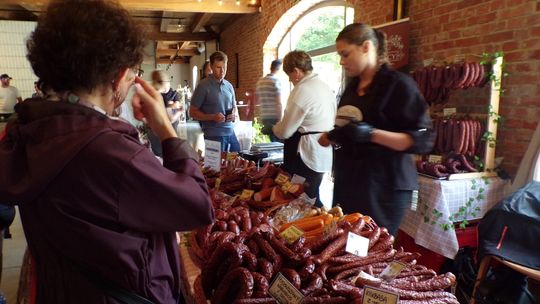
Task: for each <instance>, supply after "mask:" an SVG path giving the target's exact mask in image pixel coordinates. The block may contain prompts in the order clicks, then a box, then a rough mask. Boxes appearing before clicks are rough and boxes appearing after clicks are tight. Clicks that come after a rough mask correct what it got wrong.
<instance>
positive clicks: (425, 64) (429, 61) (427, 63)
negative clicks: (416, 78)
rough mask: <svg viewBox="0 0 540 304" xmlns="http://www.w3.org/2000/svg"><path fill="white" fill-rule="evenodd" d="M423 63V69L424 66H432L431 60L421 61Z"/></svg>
mask: <svg viewBox="0 0 540 304" xmlns="http://www.w3.org/2000/svg"><path fill="white" fill-rule="evenodd" d="M423 63H424V66H425V67H426V66H430V65H432V64H433V58H429V59H425V60H424V61H423Z"/></svg>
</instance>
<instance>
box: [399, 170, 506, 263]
mask: <svg viewBox="0 0 540 304" xmlns="http://www.w3.org/2000/svg"><path fill="white" fill-rule="evenodd" d="M419 183H420V190H419V191H418V194H419V195H418V204H417V206H416V210H413V209H414V204H413V208H411V210H408V211H407V212H406V214H405V217H404V218H403V221H402V223H401V226H400V229H401V230H403V231H404V232H405V233H407V234H408V235H409V236H411V237H412V238H414V240H415V243H416V244H418V245H420V246H423V247H425V248H427V249H429V250H431V251H433V252H435V253H438V254H440V255H443V256H445V257H447V258H450V259H453V258H454V257H455V256H456V254H457V252H458V250H459V245H458V240H457V237H456V233H455V231H454V230H453V228H452V225H453V223H454V222H461V221H463V220H465V219H466V220H474V219H480V218H482V217H483V216H484V214H485V213H486V212H487V211H488V210H489V209H490V208H491V207H493V206H494V205H495V204H496V203H498V202H500V201H501V200H502V199H503V198H504V197H505V194H506V191H508V189H509V186H510V181H509V180H503V179H501V178H498V177H491V178H476V179H465V180H453V181H448V180H435V179H431V178H427V177H423V176H420V177H419Z"/></svg>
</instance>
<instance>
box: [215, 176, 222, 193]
mask: <svg viewBox="0 0 540 304" xmlns="http://www.w3.org/2000/svg"><path fill="white" fill-rule="evenodd" d="M220 185H221V178H219V177H218V178H216V183H215V184H214V189H216V190H219V186H220Z"/></svg>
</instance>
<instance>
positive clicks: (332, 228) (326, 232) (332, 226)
mask: <svg viewBox="0 0 540 304" xmlns="http://www.w3.org/2000/svg"><path fill="white" fill-rule="evenodd" d="M336 229H337V223H336V222H332V223H330V224H328V225H326V226H324V231H323V236H328V235H329V234H330V233H332V232H333V231H335V230H336Z"/></svg>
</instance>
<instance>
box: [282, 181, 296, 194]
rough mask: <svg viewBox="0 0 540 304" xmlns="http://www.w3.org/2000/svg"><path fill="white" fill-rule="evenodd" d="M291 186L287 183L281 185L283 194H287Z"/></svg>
mask: <svg viewBox="0 0 540 304" xmlns="http://www.w3.org/2000/svg"><path fill="white" fill-rule="evenodd" d="M292 185H293V184H292V183H291V182H289V181H287V182H285V183H284V184H283V185H281V190H283V192H285V193H287V192H289V189H291V186H292Z"/></svg>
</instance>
